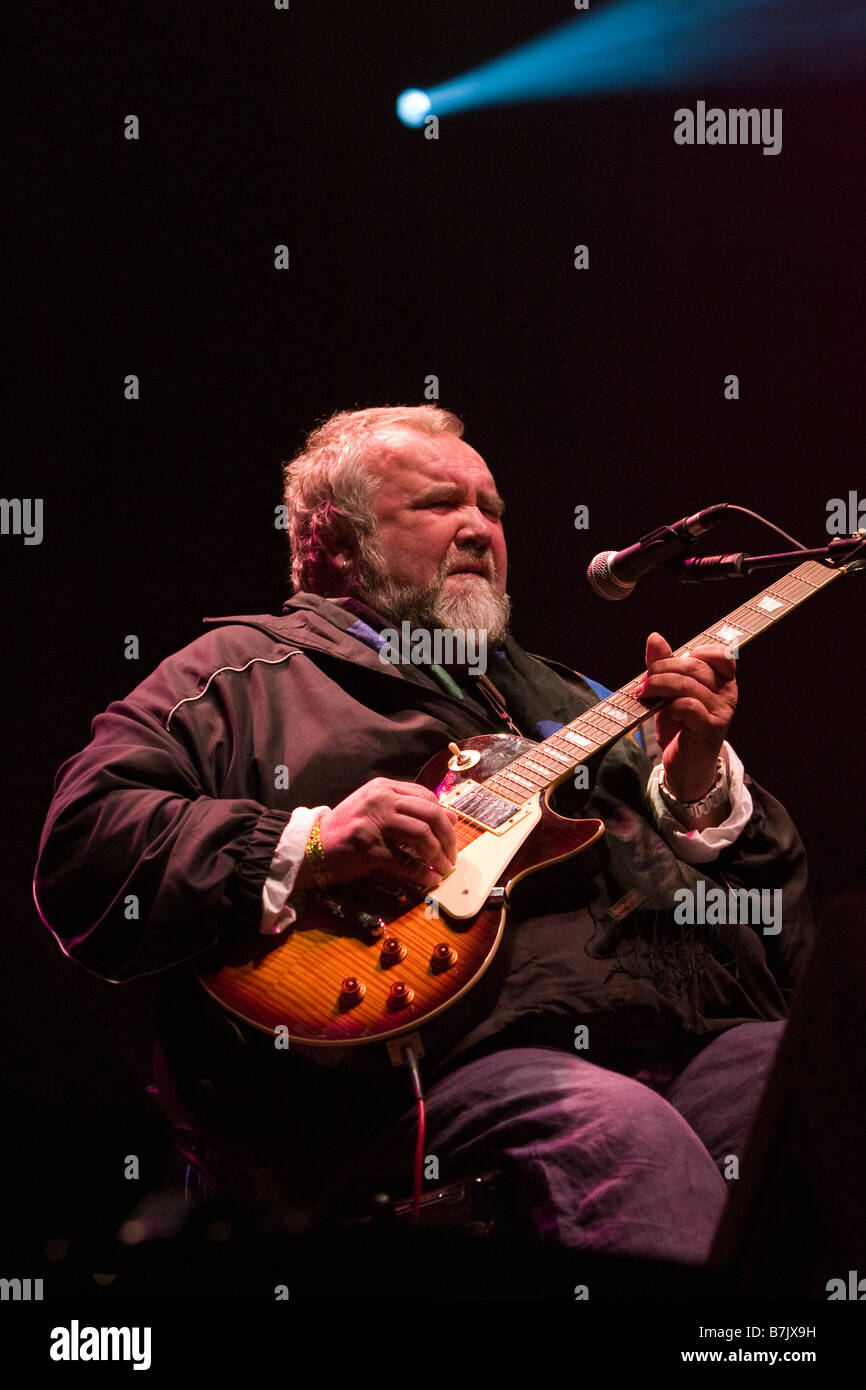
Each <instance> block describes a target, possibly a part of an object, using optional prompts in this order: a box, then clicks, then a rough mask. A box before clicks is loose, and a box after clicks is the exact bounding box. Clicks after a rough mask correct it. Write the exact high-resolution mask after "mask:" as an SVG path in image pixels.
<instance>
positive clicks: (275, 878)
mask: <svg viewBox="0 0 866 1390" xmlns="http://www.w3.org/2000/svg"><path fill="white" fill-rule="evenodd" d="M329 810H330V807H329V806H314V807H313V808H312V810H311V809H310V807H309V806H297V807H296V808H295V810H294V811H293V812H292V815H291V819H290V821H289V823H288V825H287V826H286V828H285V830H284V831H283V833H282V835H281V836H280V838H279V840H278V841H277V847H276V849H275V851H274V857H273V859H272V860H271V865H270V870H269V872H268V876H267V878H266V879H265V881H264V885H263V887H262V920H261V924H260V926H259V931H261V932H264V933H266V934H268V935H271V936H279V934H280V933H281V932H284V931H287V930H288V928H289V927H290V926H292V924H293V923H294V922H296V921H297V919H298V917H300V915H301V913H302V912H303V910H304V904H305V902H306V900H307V895H306V893H294V894H293V893H292V889H293V888H294V886H295V879H296V878H297V875H298V870H299V868H300V867H301V865H302V864H303V862H304V850H305V849H306V845H307V841H308V839H309V838H310V831H311V830H312V828H313V826H314V825H315V823H316V821H317V820H318V819H319V816H320V815H321V814H322V812H323V811H329Z"/></svg>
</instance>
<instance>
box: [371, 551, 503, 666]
mask: <svg viewBox="0 0 866 1390" xmlns="http://www.w3.org/2000/svg"><path fill="white" fill-rule="evenodd" d="M461 563H462V564H476V563H477V564H481V565H483V566H484V567H485V571H486V573H485V574H483V575H481V574H477V575H474V576H473V577H471V578H467V579H461V580H460V583H459V585H458V586H457V587H456V588H455V589H454V591H453V592H449V591H448V590H446V588H445V580H446V578H447V576H448V575H449V574H451V573H452V572H453V571H454V569H455V567H456V566H459V565H460V564H461ZM360 570H361V572H360V576H359V578H360V585H359V590H360V594H359V596H360V597H361V598H362V599H363V601H364V603H366V604H367V605H368V606H369V607H370V608H372V609H373V611H374V612H376V613H380V614H381V615H382V617H383V618H388V619H390V621H391V622H393V623H404V622H408V623H409V624H410V626H411V627H413V628H424V629H428V630H429V629H432V628H436V627H439V628H445V629H450V630H451V631H452V632H458V631H461V630H462V631H464V632H465V631H467V630H468V629H473V630H474V631H475V632H484V633H486V641H487V645H488V647H498V646H501V644H502V642H503V641H504V639H505V637H506V636H507V635H508V624H509V620H510V618H511V599H510V598H509V597H508V594H499V593H497V592H496V590H495V589H494V588H493V583H492V581H493V579H494V577H495V570H494V567H493V559H492V556H491V555H490V553H489V552H488V551H477V550H476V551H471V552H469V551H464V552H462V553H461V556H460V558H459V559H457V560H450V561H449V560H443V561H442V563H441V565H440V566H439V569H438V571H437V574H436V578H435V579H434V580H433V582H432V583H431V584H400V583H398V582H397V581H396V580H393V579H389V578H388V576H387V575H385V574H383V573H382V571H381V570H380V569H379V568H378V567H377V566H376V565H375V564H372V563H369V562H368V563H366V564H365V563H364V562H363V561H362V563H361V566H360Z"/></svg>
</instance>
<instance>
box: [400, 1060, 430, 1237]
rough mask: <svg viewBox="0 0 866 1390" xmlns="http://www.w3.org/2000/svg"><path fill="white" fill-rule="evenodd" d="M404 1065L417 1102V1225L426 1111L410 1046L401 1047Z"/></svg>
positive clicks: (414, 1193)
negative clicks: (408, 1072)
mask: <svg viewBox="0 0 866 1390" xmlns="http://www.w3.org/2000/svg"><path fill="white" fill-rule="evenodd" d="M403 1056H404V1057H405V1059H406V1065H407V1067H408V1068H409V1071H410V1073H411V1076H412V1090H413V1091H414V1092H415V1099H416V1101H417V1102H418V1138H417V1141H416V1144H415V1181H414V1184H413V1187H412V1223H413V1225H415V1226H417V1225H418V1222H419V1220H420V1217H421V1182H422V1180H423V1176H424V1145H425V1142H426V1139H427V1111H426V1109H425V1107H424V1091H423V1089H422V1086H421V1073H420V1072H419V1070H418V1061H417V1058H416V1057H415V1053H414V1052H413V1051H412V1048H411V1047H410V1046H408V1045H407V1046H406V1047H405V1048H404V1049H403Z"/></svg>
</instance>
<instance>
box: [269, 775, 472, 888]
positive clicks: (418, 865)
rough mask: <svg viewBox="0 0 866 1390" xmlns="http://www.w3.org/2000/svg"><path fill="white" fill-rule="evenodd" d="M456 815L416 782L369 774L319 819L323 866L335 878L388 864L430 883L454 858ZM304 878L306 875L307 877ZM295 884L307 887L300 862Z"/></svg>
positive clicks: (309, 876) (347, 877)
mask: <svg viewBox="0 0 866 1390" xmlns="http://www.w3.org/2000/svg"><path fill="white" fill-rule="evenodd" d="M456 820H457V815H456V813H455V812H454V811H450V810H448V809H447V807H445V806H440V804H439V802H438V801H437V800H436V797H435V796H434V794H433V792H431V791H429V790H428V789H427V788H426V787H422V786H419V784H418V783H417V782H394V781H392V780H391V778H389V777H374V778H373V780H372V781H371V782H366V783H365V784H364V786H363V787H359V789H358V790H357V791H356V792H352V795H351V796H347V797H346V799H345V801H341V802H339V803H338V804H337V805H336V806H334V807H333V809H332V810H329V811H324V812H323V813H322V816H321V818H320V820H319V834H320V836H321V841H322V850H323V852H324V855H325V868H326V869H327V870H328V871H329V872H330V873H331V874H332V875H333V877H334V878H335V879H336V881H337V882H338V883H348V882H350V881H351V880H352V879H354V878H361V877H363V875H364V874H368V873H371V872H373V871H374V870H377V869H378V870H382V869H384V870H387V871H388V872H389V873H394V874H397V875H398V876H399V877H400V878H403V879H406V880H407V881H408V882H409V883H414V884H417V885H419V886H420V887H422V888H434V887H435V886H436V885H437V884H438V883H440V882H441V880H442V879H443V878H444V877H445V876H446V875H447V874H449V873H450V872H451V870H452V869H453V868H454V865H455V864H456V862H457V836H456V833H455V830H454V824H455V822H456ZM308 880H309V881H308ZM296 887H298V888H306V887H312V874H311V873H310V866H309V865H308V864H307V863H306V862H305V863H304V865H303V867H302V869H301V870H300V871H299V874H298V878H297V879H296Z"/></svg>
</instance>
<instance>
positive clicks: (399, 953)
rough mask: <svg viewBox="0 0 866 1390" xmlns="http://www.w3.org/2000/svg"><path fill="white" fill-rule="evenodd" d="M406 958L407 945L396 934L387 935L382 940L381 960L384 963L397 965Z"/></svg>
mask: <svg viewBox="0 0 866 1390" xmlns="http://www.w3.org/2000/svg"><path fill="white" fill-rule="evenodd" d="M405 959H406V947H405V946H404V945H403V942H402V941H401V940H400V939H399V937H396V936H386V937H385V940H384V941H383V942H382V954H381V960H382V964H383V965H397V964H398V963H399V962H400V961H401V960H405Z"/></svg>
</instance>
